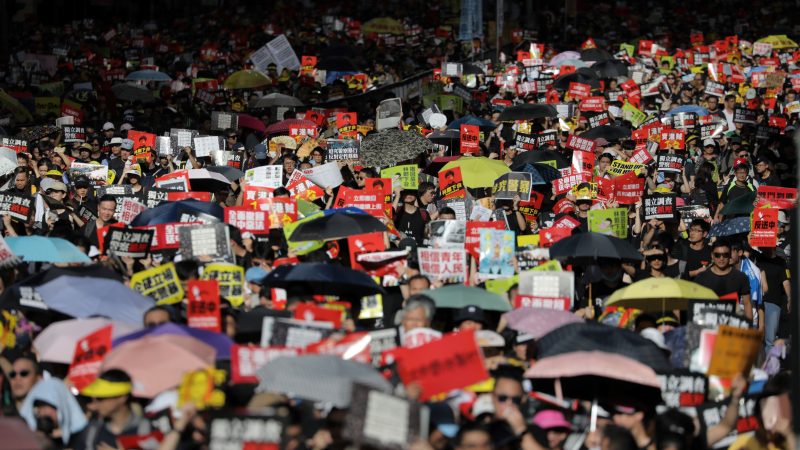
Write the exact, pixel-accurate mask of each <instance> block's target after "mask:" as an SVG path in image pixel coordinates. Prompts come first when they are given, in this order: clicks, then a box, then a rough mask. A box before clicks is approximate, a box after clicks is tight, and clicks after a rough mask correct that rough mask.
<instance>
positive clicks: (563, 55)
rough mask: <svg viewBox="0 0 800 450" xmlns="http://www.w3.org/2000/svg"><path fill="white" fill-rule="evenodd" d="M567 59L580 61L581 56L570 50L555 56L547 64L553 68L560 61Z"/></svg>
mask: <svg viewBox="0 0 800 450" xmlns="http://www.w3.org/2000/svg"><path fill="white" fill-rule="evenodd" d="M568 59H581V54H580V53H578V52H576V51H572V50H568V51H566V52H561V53H559V54H557V55H556V56H553V57H552V58H551V59H550V61H549V62H548V63H547V64H548V65H550V66H555V65H558V64H559V63H560V62H561V61H565V60H568Z"/></svg>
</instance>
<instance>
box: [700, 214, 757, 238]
mask: <svg viewBox="0 0 800 450" xmlns="http://www.w3.org/2000/svg"><path fill="white" fill-rule="evenodd" d="M749 231H750V218H749V217H734V218H733V219H728V220H723V221H722V222H719V223H715V224H714V225H712V226H711V230H709V231H708V236H709V237H725V236H733V235H735V234H742V233H748V232H749Z"/></svg>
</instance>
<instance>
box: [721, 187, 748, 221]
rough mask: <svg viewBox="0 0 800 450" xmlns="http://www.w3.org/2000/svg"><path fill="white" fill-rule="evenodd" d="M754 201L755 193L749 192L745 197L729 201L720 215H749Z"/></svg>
mask: <svg viewBox="0 0 800 450" xmlns="http://www.w3.org/2000/svg"><path fill="white" fill-rule="evenodd" d="M755 200H756V193H755V192H750V193H747V194H745V195H742V196H739V197H736V198H735V199H733V200H731V201H729V202H728V203H727V204H725V207H724V208H722V215H723V216H742V215H749V214H750V213H752V212H753V208H755V206H753V202H754V201H755Z"/></svg>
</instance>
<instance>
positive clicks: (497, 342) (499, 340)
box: [475, 330, 506, 348]
mask: <svg viewBox="0 0 800 450" xmlns="http://www.w3.org/2000/svg"><path fill="white" fill-rule="evenodd" d="M475 338H476V339H477V340H478V345H479V346H480V347H484V348H485V347H495V348H503V347H505V346H506V340H505V339H503V336H500V334H499V333H497V332H495V331H492V330H478V331H477V332H475Z"/></svg>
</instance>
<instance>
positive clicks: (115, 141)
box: [109, 137, 122, 145]
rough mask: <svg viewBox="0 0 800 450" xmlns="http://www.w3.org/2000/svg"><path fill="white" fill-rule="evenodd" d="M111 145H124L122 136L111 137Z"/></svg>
mask: <svg viewBox="0 0 800 450" xmlns="http://www.w3.org/2000/svg"><path fill="white" fill-rule="evenodd" d="M109 144H110V145H122V138H121V137H113V138H111V142H110V143H109Z"/></svg>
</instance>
